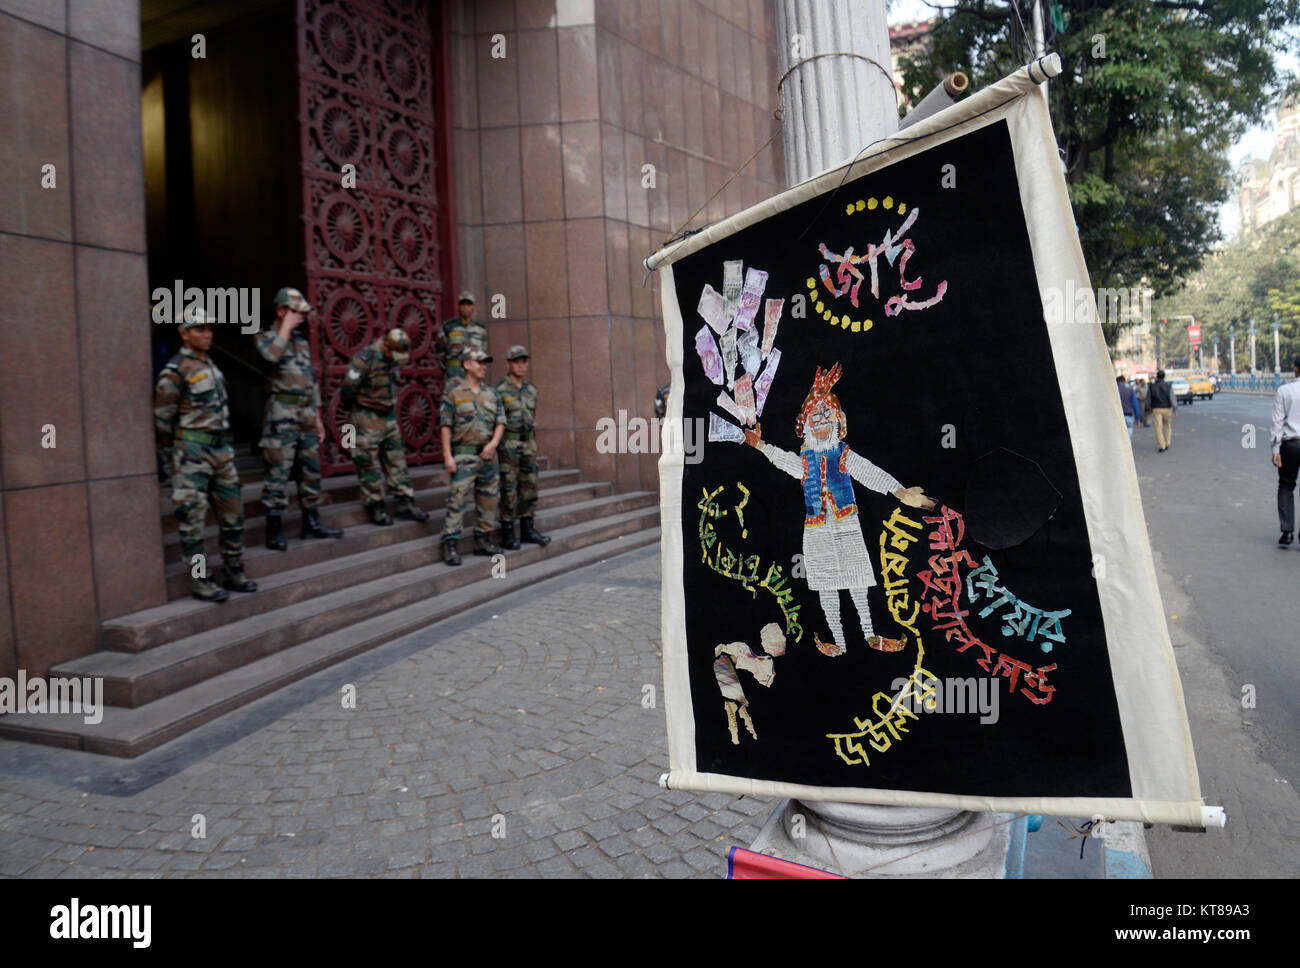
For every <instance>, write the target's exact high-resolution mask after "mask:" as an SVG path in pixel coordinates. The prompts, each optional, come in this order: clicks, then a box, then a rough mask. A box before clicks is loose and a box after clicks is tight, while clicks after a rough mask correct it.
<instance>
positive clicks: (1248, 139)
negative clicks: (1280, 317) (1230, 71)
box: [889, 0, 1300, 239]
mask: <svg viewBox="0 0 1300 968" xmlns="http://www.w3.org/2000/svg"><path fill="white" fill-rule="evenodd" d="M934 15H935V11H934V8H933V6H931V5H930V4H927V3H925V2H924V0H889V22H890V23H891V24H892V23H900V22H906V21H911V20H928V19H929V18H931V17H933V16H934ZM1281 64H1282V67H1283V68H1285V69H1289V70H1291V71H1296V72H1300V58H1297V57H1296V55H1295V54H1293V53H1287V54H1285V55H1283V56H1282V58H1281ZM1275 122H1276V116H1275V115H1274V114H1273V113H1272V112H1270V113H1269V115H1268V117H1267V118H1266V119H1265V121H1264V123H1263V124H1262V125H1260V126H1257V127H1254V128H1251V129H1250V130H1249V131H1247V132H1246V133H1245V134H1244V135H1243V136H1242V138H1241V140H1240V141H1238V142H1237V144H1236V145H1234V146H1233V148H1232V151H1231V152H1230V153H1229V156H1228V157H1229V160H1230V161H1231V162H1232V170H1233V171H1234V172H1237V171H1239V170H1240V169H1241V165H1242V163H1243V162H1244V161H1246V159H1248V158H1250V157H1252V156H1253V157H1259V158H1267V157H1268V154H1269V152H1270V151H1272V150H1273V139H1274V137H1275V129H1274V124H1275ZM1219 222H1220V224H1222V226H1223V233H1224V238H1225V239H1230V238H1232V237H1233V236H1235V235H1236V234H1237V229H1238V226H1239V222H1240V219H1239V217H1238V214H1237V199H1236V195H1235V194H1233V195H1231V196H1230V197H1229V199H1228V201H1227V202H1226V203H1225V204H1224V205H1223V207H1222V208H1220V210H1219Z"/></svg>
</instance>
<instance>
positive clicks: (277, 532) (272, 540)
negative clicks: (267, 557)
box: [266, 513, 289, 551]
mask: <svg viewBox="0 0 1300 968" xmlns="http://www.w3.org/2000/svg"><path fill="white" fill-rule="evenodd" d="M266 546H267V547H268V548H270V549H271V550H272V551H284V549H285V548H287V547H289V544H288V542H286V541H285V540H284V522H283V520H282V519H281V518H280V515H278V514H270V513H268V514H267V516H266Z"/></svg>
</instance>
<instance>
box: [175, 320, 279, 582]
mask: <svg viewBox="0 0 1300 968" xmlns="http://www.w3.org/2000/svg"><path fill="white" fill-rule="evenodd" d="M177 323H178V326H179V329H180V335H181V344H182V347H181V351H180V352H179V353H177V354H176V355H175V356H173V357H172V358H171V359H170V360H168V361H167V364H166V365H165V366H164V367H163V369H162V373H160V374H159V375H158V383H157V385H156V386H155V387H154V396H153V418H154V432H155V434H156V436H157V439H158V445H159V447H160V448H161V449H162V450H163V452H164V455H165V456H166V457H167V458H169V459H168V465H169V466H170V467H171V470H172V503H173V504H174V505H175V509H176V523H177V525H179V530H180V542H181V554H182V556H183V559H184V563H185V565H186V567H188V568H189V569H190V575H191V578H190V590H191V593H192V594H193V595H194V597H195V598H197V599H199V600H200V601H203V602H224V601H225V600H226V599H228V598H229V597H230V595H229V593H228V592H227V591H226V589H229V590H230V591H237V592H255V591H257V583H256V582H253V581H250V580H249V578H248V576H246V575H245V574H244V565H243V559H244V511H243V499H242V498H241V496H240V491H239V472H238V471H237V470H236V469H235V451H234V448H233V447H232V446H231V441H230V408H229V406H228V405H227V403H228V400H227V396H226V378H225V377H224V376H223V375H222V373H221V370H219V369H218V368H217V364H216V363H214V362H213V361H212V360H211V359H210V358H209V356H208V351H209V350H211V349H212V323H211V322H210V321H209V320H208V318H207V316H206V314H205V313H204V312H203V310H202V309H198V308H197V307H196V308H192V309H187V310H186V311H185V312H184V314H183V315H182V316H181V317H180V318H179V319H178V320H177ZM209 495H211V499H212V509H213V510H214V511H215V512H216V515H217V526H218V528H219V530H220V547H221V573H220V577H221V585H220V586H218V585H217V583H216V582H214V581H213V580H212V579H211V578H209V577H208V569H207V555H206V554H205V552H204V542H203V525H204V522H205V521H206V520H207V516H208V498H209Z"/></svg>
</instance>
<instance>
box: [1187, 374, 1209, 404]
mask: <svg viewBox="0 0 1300 968" xmlns="http://www.w3.org/2000/svg"><path fill="white" fill-rule="evenodd" d="M1188 382H1189V383H1190V384H1191V386H1192V393H1194V394H1196V396H1198V397H1202V398H1204V399H1206V400H1213V399H1214V384H1213V383H1211V382H1210V378H1209V377H1207V376H1206V375H1205V374H1203V373H1197V374H1193V375H1192V376H1191V377H1190V378H1189V379H1188Z"/></svg>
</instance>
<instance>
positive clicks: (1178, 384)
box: [1169, 376, 1193, 404]
mask: <svg viewBox="0 0 1300 968" xmlns="http://www.w3.org/2000/svg"><path fill="white" fill-rule="evenodd" d="M1169 388H1170V389H1171V390H1173V392H1174V398H1175V399H1176V400H1177V401H1178V402H1179V403H1187V404H1190V403H1191V402H1192V399H1193V394H1192V385H1191V384H1190V383H1188V382H1187V381H1186V380H1184V379H1183V378H1182V377H1181V376H1176V377H1173V378H1172V379H1171V380H1170V381H1169Z"/></svg>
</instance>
